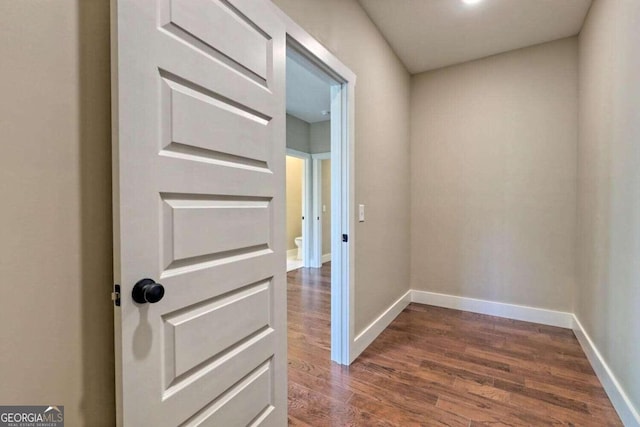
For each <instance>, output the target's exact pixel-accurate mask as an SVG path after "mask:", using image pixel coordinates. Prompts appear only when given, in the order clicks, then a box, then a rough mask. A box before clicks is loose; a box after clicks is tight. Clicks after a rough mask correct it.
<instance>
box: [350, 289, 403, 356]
mask: <svg viewBox="0 0 640 427" xmlns="http://www.w3.org/2000/svg"><path fill="white" fill-rule="evenodd" d="M410 302H411V290H408V291H407V292H406V293H405V294H404V295H402V296H401V297H400V298H398V299H397V300H396V302H394V303H393V304H391V305H390V306H389V308H387V309H386V310H385V311H384V313H382V314H381V315H380V316H378V318H377V319H376V320H374V321H373V322H371V323H370V324H369V326H367V327H366V328H364V330H363V331H362V332H360V333H359V334H358V336H356V338H355V339H354V340H353V344H352V345H351V362H353V361H354V360H355V359H356V358H357V357H358V356H360V353H362V352H363V351H364V350H365V349H366V348H367V347H368V346H369V344H371V343H372V342H373V340H375V339H376V338H377V337H378V335H380V333H382V331H384V330H385V329H386V328H387V326H389V324H390V323H391V322H393V319H395V318H396V317H397V316H398V314H400V313H402V310H404V309H405V308H406V307H407V306H408V305H409V303H410Z"/></svg>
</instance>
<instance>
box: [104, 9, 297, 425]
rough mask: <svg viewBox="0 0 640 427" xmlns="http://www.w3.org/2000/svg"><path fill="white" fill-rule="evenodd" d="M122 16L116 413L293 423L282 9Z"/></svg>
mask: <svg viewBox="0 0 640 427" xmlns="http://www.w3.org/2000/svg"><path fill="white" fill-rule="evenodd" d="M112 23H113V24H112V25H113V31H112V44H113V49H112V50H113V54H112V55H113V56H112V68H113V71H112V75H113V78H114V81H113V106H114V109H113V121H114V132H113V135H114V149H113V156H114V178H113V180H114V270H115V273H114V275H115V281H116V283H119V284H120V285H121V306H120V307H116V310H115V343H116V382H117V397H116V398H117V412H118V414H117V417H118V425H121V426H122V425H124V426H132V427H136V426H147V425H148V426H177V425H181V426H182V425H185V426H191V425H203V426H205V425H207V426H208V425H212V426H213V425H215V426H236V425H238V426H240V425H242V426H245V425H265V426H266V425H269V426H270V425H285V424H286V411H287V406H286V405H287V401H286V281H285V232H284V227H285V222H284V218H285V204H284V188H285V185H284V160H285V116H284V112H285V96H284V84H285V68H284V67H285V30H284V26H283V24H282V21H281V19H280V18H279V17H278V15H277V14H275V13H274V7H273V6H272V5H271V3H270V2H269V1H268V0H215V1H212V0H158V1H139V0H113V2H112ZM143 278H151V279H153V280H155V281H157V282H159V283H161V284H162V285H163V286H164V289H165V295H164V298H163V299H162V300H160V301H159V302H157V303H154V304H149V303H146V304H138V303H135V302H134V301H133V300H132V298H131V292H132V288H133V286H134V284H135V283H136V282H137V281H138V280H140V279H143Z"/></svg>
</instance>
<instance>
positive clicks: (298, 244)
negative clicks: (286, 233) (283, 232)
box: [294, 236, 302, 259]
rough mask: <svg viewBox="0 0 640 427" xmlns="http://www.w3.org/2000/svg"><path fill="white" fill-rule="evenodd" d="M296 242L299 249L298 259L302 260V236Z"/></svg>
mask: <svg viewBox="0 0 640 427" xmlns="http://www.w3.org/2000/svg"><path fill="white" fill-rule="evenodd" d="M294 240H295V242H296V246H297V247H298V256H296V259H302V236H299V237H296V238H295V239H294Z"/></svg>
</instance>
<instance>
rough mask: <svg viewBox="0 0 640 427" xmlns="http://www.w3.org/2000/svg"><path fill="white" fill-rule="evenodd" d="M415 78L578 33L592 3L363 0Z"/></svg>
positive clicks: (560, 0) (574, 0)
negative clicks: (421, 74) (423, 72)
mask: <svg viewBox="0 0 640 427" xmlns="http://www.w3.org/2000/svg"><path fill="white" fill-rule="evenodd" d="M359 2H360V4H361V5H362V7H363V8H364V9H365V10H366V12H367V14H368V15H369V17H370V18H371V20H372V21H373V22H374V23H375V24H376V26H377V27H378V29H379V30H380V31H381V32H382V34H383V35H384V37H385V38H386V39H387V41H388V42H389V44H390V45H391V47H392V48H393V50H394V51H395V52H396V54H397V55H398V56H399V57H400V59H401V60H402V62H404V64H405V66H406V67H407V69H408V70H409V72H410V73H412V74H413V73H419V72H422V71H427V70H433V69H435V68H440V67H445V66H447V65H453V64H458V63H461V62H466V61H471V60H473V59H478V58H483V57H485V56H489V55H494V54H496V53H500V52H506V51H509V50H513V49H518V48H522V47H526V46H531V45H535V44H539V43H544V42H548V41H552V40H556V39H560V38H564V37H570V36H573V35H575V34H578V32H579V31H580V28H582V24H583V22H584V19H585V16H586V15H587V12H588V11H589V6H590V5H591V0H482V1H480V2H479V3H476V4H465V3H464V2H463V1H462V0H359Z"/></svg>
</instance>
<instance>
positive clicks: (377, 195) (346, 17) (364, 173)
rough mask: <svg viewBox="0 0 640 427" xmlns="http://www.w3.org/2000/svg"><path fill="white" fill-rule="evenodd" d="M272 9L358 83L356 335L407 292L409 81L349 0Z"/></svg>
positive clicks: (300, 0)
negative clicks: (362, 212)
mask: <svg viewBox="0 0 640 427" xmlns="http://www.w3.org/2000/svg"><path fill="white" fill-rule="evenodd" d="M274 3H275V4H276V5H277V6H279V7H280V8H281V9H282V10H283V11H284V12H285V13H286V14H288V15H289V16H290V17H291V18H293V20H294V21H296V22H297V23H298V24H300V25H301V26H302V27H303V28H304V29H305V30H307V31H308V32H309V33H310V34H311V35H312V36H314V37H315V38H316V39H317V40H318V41H319V42H320V43H322V44H323V45H324V46H326V47H327V49H329V50H330V51H331V52H333V53H334V54H335V55H336V56H337V57H338V58H339V59H340V60H341V61H342V62H344V63H345V64H346V65H347V66H348V67H349V68H351V70H353V72H354V73H355V74H356V75H357V76H358V77H357V78H358V81H357V84H356V88H355V89H356V101H355V111H356V124H355V127H356V128H355V135H356V141H355V144H356V148H355V149H356V154H355V156H356V160H355V161H356V164H355V187H356V188H355V192H356V194H355V196H356V203H364V204H366V205H367V221H366V222H364V223H358V224H357V225H356V230H355V233H354V235H352V236H351V238H352V239H353V241H354V244H355V245H356V263H355V264H356V265H355V274H356V283H355V293H356V295H355V297H356V307H355V310H356V313H355V327H356V331H357V332H359V331H361V330H362V329H363V328H365V327H366V326H367V325H369V323H370V322H372V321H373V320H374V319H375V318H376V317H378V316H379V315H380V314H381V313H382V312H383V311H384V310H385V309H387V307H389V305H390V304H391V303H392V302H394V301H395V300H396V299H397V298H399V297H400V296H401V295H402V294H403V293H404V292H406V291H407V289H409V135H408V132H409V97H410V92H409V91H410V77H409V73H408V72H407V70H406V69H405V68H404V66H403V65H402V63H401V62H400V60H399V59H398V58H397V57H396V55H395V54H394V53H393V51H392V50H391V48H390V47H389V45H388V44H387V42H386V41H385V40H384V38H383V37H382V35H381V34H380V33H379V32H378V30H377V29H376V27H375V25H374V24H373V23H372V22H371V20H370V19H369V18H368V17H367V15H366V14H365V12H364V10H363V9H362V8H361V7H360V5H359V4H358V3H357V1H356V0H324V1H317V0H274ZM381 176H383V177H384V179H380V177H381Z"/></svg>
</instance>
